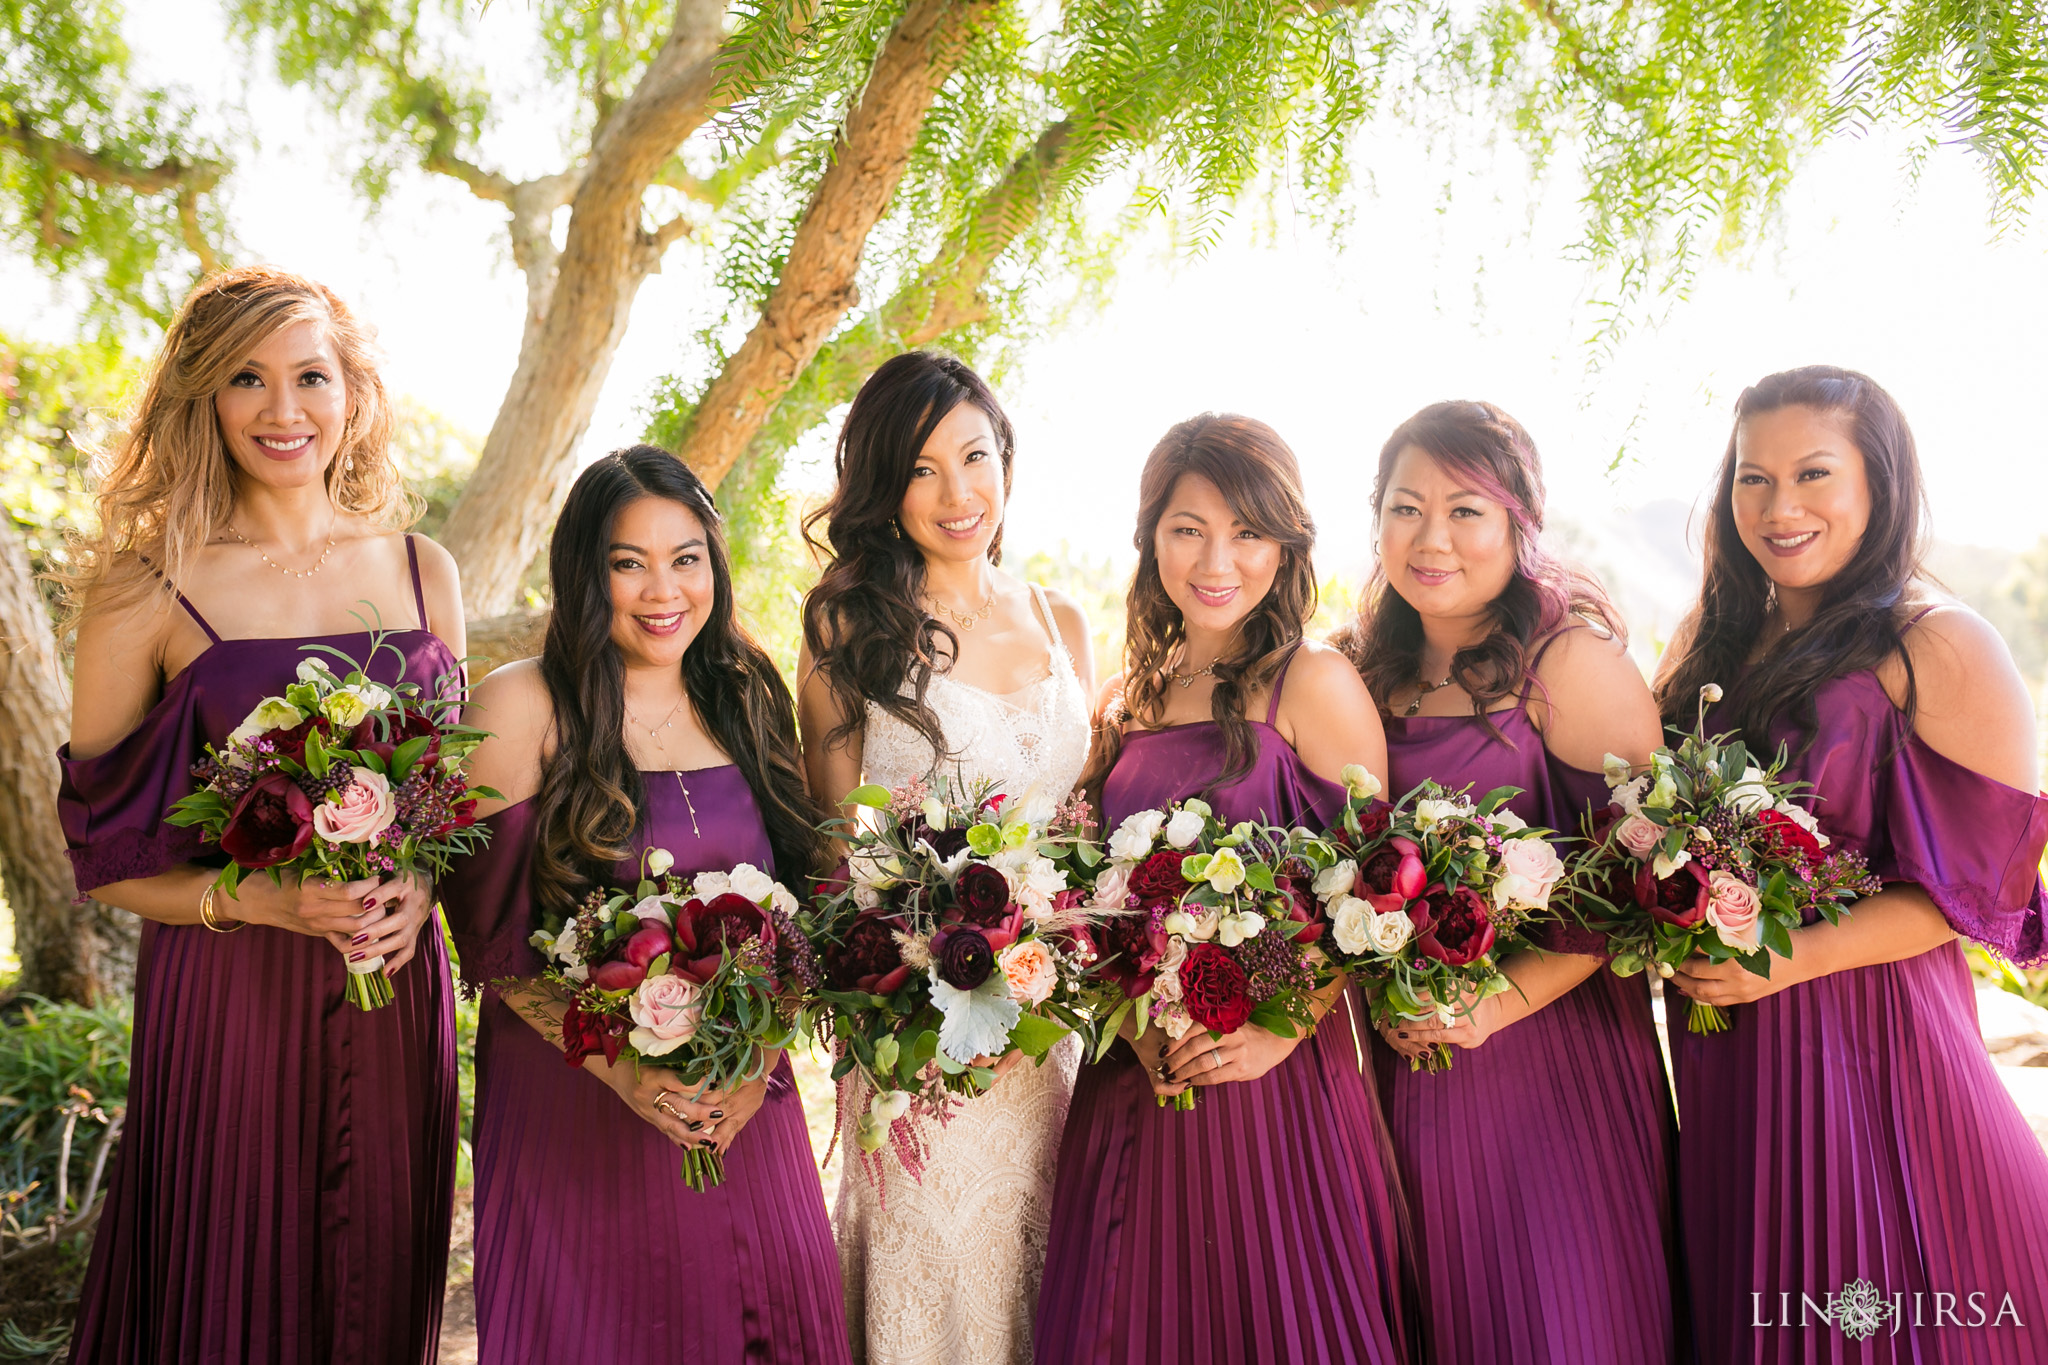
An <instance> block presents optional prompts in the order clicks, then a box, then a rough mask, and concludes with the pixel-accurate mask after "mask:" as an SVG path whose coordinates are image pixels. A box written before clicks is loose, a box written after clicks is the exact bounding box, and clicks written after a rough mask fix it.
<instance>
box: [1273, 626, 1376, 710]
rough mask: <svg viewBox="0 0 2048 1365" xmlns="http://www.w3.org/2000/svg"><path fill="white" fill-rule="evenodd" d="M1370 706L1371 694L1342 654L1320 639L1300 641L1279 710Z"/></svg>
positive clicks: (1288, 669) (1289, 666)
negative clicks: (1305, 707) (1304, 707)
mask: <svg viewBox="0 0 2048 1365" xmlns="http://www.w3.org/2000/svg"><path fill="white" fill-rule="evenodd" d="M1371 705H1372V694H1371V693H1370V692H1369V691H1367V690H1366V686H1365V679H1363V678H1361V677H1359V676H1358V670H1357V669H1356V668H1354V667H1353V666H1352V664H1351V660H1349V659H1347V658H1346V657H1344V654H1343V652H1342V651H1340V650H1338V649H1337V648H1336V647H1335V646H1333V645H1326V644H1324V643H1323V642H1322V641H1320V640H1303V641H1302V642H1301V646H1300V648H1298V649H1296V650H1295V651H1294V658H1293V660H1292V661H1291V662H1290V663H1289V664H1288V665H1287V682H1286V686H1285V687H1283V688H1282V689H1281V693H1280V708H1281V710H1283V711H1287V712H1295V711H1297V709H1298V708H1301V707H1303V706H1307V707H1313V708H1315V709H1318V710H1320V709H1323V708H1326V707H1331V706H1371Z"/></svg>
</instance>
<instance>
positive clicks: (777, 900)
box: [768, 882, 803, 918]
mask: <svg viewBox="0 0 2048 1365" xmlns="http://www.w3.org/2000/svg"><path fill="white" fill-rule="evenodd" d="M768 902H769V904H771V905H773V906H774V907H775V908H776V909H777V910H780V911H781V912H782V913H783V914H785V915H788V916H790V917H792V918H794V917H795V915H796V912H797V911H798V910H801V909H802V908H803V904H802V902H800V901H798V900H797V898H796V896H795V895H794V894H792V893H791V891H790V889H789V888H788V887H786V886H784V885H783V884H782V883H781V882H777V883H775V888H774V889H773V890H772V891H770V892H769V893H768Z"/></svg>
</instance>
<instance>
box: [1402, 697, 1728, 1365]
mask: <svg viewBox="0 0 2048 1365" xmlns="http://www.w3.org/2000/svg"><path fill="white" fill-rule="evenodd" d="M1487 719H1488V720H1490V721H1492V722H1493V724H1494V725H1495V726H1496V727H1497V728H1498V729H1499V731H1500V734H1501V735H1502V736H1503V737H1504V739H1503V738H1495V737H1494V736H1493V735H1491V734H1489V733H1488V732H1487V730H1486V727H1485V725H1484V724H1482V723H1481V721H1480V719H1479V718H1478V717H1477V716H1417V717H1414V718H1412V719H1403V718H1400V717H1396V718H1394V719H1392V720H1390V721H1388V723H1387V767H1388V769H1389V776H1388V782H1387V789H1388V791H1389V792H1390V793H1401V792H1407V791H1410V790H1412V789H1413V788H1415V787H1416V786H1418V785H1419V784H1420V783H1421V782H1422V781H1423V780H1424V779H1426V778H1433V779H1435V780H1436V781H1437V782H1439V783H1441V784H1442V785H1444V786H1446V787H1450V788H1452V789H1454V790H1455V789H1458V788H1462V787H1466V786H1470V787H1471V789H1472V794H1473V795H1474V796H1475V797H1478V796H1484V795H1485V794H1486V793H1487V792H1489V791H1492V790H1493V789H1494V788H1495V787H1510V786H1512V787H1520V788H1522V794H1521V795H1520V796H1517V797H1516V798H1514V800H1512V801H1510V802H1509V803H1508V808H1509V809H1510V810H1512V811H1514V813H1515V814H1517V815H1519V816H1521V817H1522V818H1523V819H1524V820H1526V821H1528V822H1529V823H1530V824H1532V825H1542V826H1545V827H1547V828H1550V829H1558V830H1562V831H1564V832H1566V833H1573V832H1576V831H1577V829H1578V827H1579V823H1578V815H1577V812H1579V811H1581V810H1583V809H1584V808H1585V806H1586V803H1587V802H1588V801H1589V800H1597V801H1598V802H1599V803H1600V804H1601V805H1603V806H1604V805H1606V803H1607V784H1606V782H1605V780H1604V779H1603V778H1602V777H1601V775H1600V774H1598V773H1586V772H1581V771H1580V770H1578V769H1576V768H1572V767H1570V766H1569V765H1567V764H1564V763H1561V762H1560V761H1558V760H1557V759H1556V758H1553V757H1551V756H1550V755H1549V753H1548V752H1547V751H1546V750H1545V749H1544V747H1543V736H1542V734H1541V733H1540V732H1538V730H1537V729H1536V726H1535V724H1534V723H1533V722H1532V721H1531V720H1530V718H1529V713H1528V711H1527V710H1526V709H1525V708H1524V707H1521V706H1517V707H1515V708H1514V709H1512V710H1506V711H1496V712H1494V713H1492V714H1491V715H1490V716H1488V717H1487ZM1545 942H1546V946H1548V947H1550V948H1552V949H1553V950H1557V951H1565V952H1572V951H1582V952H1592V953H1599V952H1600V949H1601V945H1600V942H1599V940H1598V939H1590V940H1589V939H1588V938H1587V936H1585V935H1584V934H1583V933H1582V932H1580V933H1573V932H1568V931H1567V932H1562V933H1557V932H1553V933H1551V934H1549V935H1546V938H1545ZM1372 1050H1373V1063H1374V1069H1375V1071H1376V1072H1377V1074H1378V1078H1379V1089H1380V1099H1381V1102H1382V1103H1383V1104H1384V1105H1385V1106H1386V1115H1387V1126H1388V1127H1389V1129H1391V1130H1392V1133H1393V1140H1394V1151H1395V1153H1396V1154H1397V1156H1398V1158H1399V1160H1400V1165H1401V1180H1402V1184H1403V1186H1404V1187H1405V1188H1406V1191H1407V1195H1408V1208H1409V1213H1410V1216H1411V1217H1412V1218H1413V1220H1414V1226H1415V1240H1416V1245H1417V1262H1418V1276H1419V1279H1420V1281H1421V1285H1422V1299H1423V1315H1424V1321H1425V1323H1426V1333H1427V1337H1428V1340H1429V1345H1430V1349H1431V1352H1432V1358H1433V1359H1434V1360H1436V1361H1438V1362H1440V1363H1441V1365H1546V1362H1547V1363H1548V1365H1656V1362H1660V1361H1664V1362H1668V1361H1672V1360H1675V1359H1688V1360H1689V1359H1690V1358H1691V1342H1690V1339H1689V1335H1688V1331H1687V1325H1686V1323H1685V1318H1684V1313H1683V1311H1682V1306H1683V1303H1684V1280H1683V1275H1682V1273H1681V1272H1680V1269H1679V1266H1678V1258H1677V1245H1676V1241H1677V1229H1676V1226H1675V1224H1674V1219H1673V1216H1672V1189H1671V1184H1670V1182H1671V1178H1672V1176H1673V1174H1674V1172H1675V1171H1676V1168H1677V1162H1676V1151H1675V1145H1676V1142H1677V1136H1678V1135H1677V1125H1676V1122H1675V1120H1674V1117H1673V1114H1672V1109H1671V1090H1670V1087H1669V1085H1668V1084H1667V1082H1666V1080H1665V1076H1664V1058H1663V1055H1662V1054H1661V1053H1660V1052H1659V1050H1658V1047H1657V1029H1656V1025H1655V1023H1654V1021H1653V1020H1652V1018H1651V1015H1650V992H1649V984H1648V979H1647V978H1646V977H1644V976H1640V975H1639V976H1636V977H1634V978H1632V979H1628V980H1624V979H1622V978H1620V977H1617V976H1615V975H1614V973H1612V972H1610V971H1608V970H1606V968H1605V967H1604V966H1603V967H1602V968H1601V970H1599V971H1597V972H1595V973H1594V974H1593V975H1592V976H1590V977H1588V978H1587V979H1586V980H1585V981H1583V982H1581V983H1580V984H1579V985H1578V986H1577V987H1576V988H1575V989H1573V990H1571V991H1569V992H1567V993H1566V994H1565V995H1563V996H1561V997H1560V998H1559V999H1557V1000H1555V1001H1553V1002H1552V1003H1551V1004H1550V1005H1549V1006H1548V1007H1547V1008H1544V1009H1542V1010H1539V1011H1537V1012H1536V1013H1535V1014H1533V1015H1530V1016H1529V1017H1528V1018H1526V1019H1523V1020H1520V1021H1519V1022H1517V1023H1515V1024H1513V1025H1511V1026H1510V1027H1508V1028H1506V1029H1504V1030H1502V1031H1501V1032H1500V1033H1498V1034H1496V1035H1494V1036H1493V1037H1491V1038H1489V1039H1487V1041H1486V1043H1485V1045H1484V1046H1482V1047H1478V1048H1474V1049H1471V1050H1469V1051H1468V1050H1464V1049H1459V1050H1458V1051H1457V1052H1456V1054H1455V1056H1454V1058H1453V1064H1452V1067H1451V1069H1450V1070H1449V1071H1446V1072H1436V1073H1431V1072H1415V1071H1411V1070H1409V1067H1408V1062H1407V1060H1406V1059H1405V1058H1403V1057H1401V1056H1400V1054H1398V1053H1396V1052H1395V1051H1394V1050H1393V1049H1392V1048H1390V1047H1388V1046H1387V1045H1386V1043H1385V1042H1383V1041H1382V1040H1381V1039H1380V1038H1379V1036H1378V1034H1377V1033H1375V1034H1374V1035H1373V1040H1372Z"/></svg>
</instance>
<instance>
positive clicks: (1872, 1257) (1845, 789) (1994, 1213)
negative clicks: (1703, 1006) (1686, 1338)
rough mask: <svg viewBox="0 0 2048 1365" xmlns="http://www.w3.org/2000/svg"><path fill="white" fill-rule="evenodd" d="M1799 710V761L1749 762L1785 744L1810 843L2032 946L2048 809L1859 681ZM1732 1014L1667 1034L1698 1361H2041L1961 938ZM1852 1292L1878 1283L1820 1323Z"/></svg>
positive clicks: (2033, 1214)
mask: <svg viewBox="0 0 2048 1365" xmlns="http://www.w3.org/2000/svg"><path fill="white" fill-rule="evenodd" d="M1815 701H1816V714H1817V716H1818V726H1817V730H1816V733H1815V735H1814V737H1813V743H1812V746H1811V747H1809V748H1807V749H1806V750H1805V751H1804V752H1800V745H1801V743H1802V741H1803V738H1804V737H1803V735H1802V734H1801V733H1800V732H1799V731H1798V730H1797V729H1795V728H1794V727H1792V726H1790V725H1787V724H1780V725H1778V726H1774V727H1773V728H1772V731H1771V733H1770V736H1769V745H1768V747H1766V746H1765V745H1761V744H1756V743H1754V742H1752V745H1751V748H1752V750H1763V751H1764V752H1766V753H1769V752H1773V751H1775V748H1776V746H1777V745H1778V744H1779V743H1780V742H1784V743H1786V744H1788V745H1789V746H1790V749H1791V752H1792V753H1793V755H1794V757H1793V758H1792V762H1791V765H1790V767H1789V769H1788V770H1787V775H1788V776H1789V777H1791V778H1794V779H1798V780H1801V781H1805V782H1810V783H1812V784H1813V787H1812V791H1811V795H1812V797H1813V810H1814V813H1815V814H1816V815H1818V816H1819V817H1820V822H1821V830H1822V832H1823V833H1825V834H1827V835H1828V836H1829V837H1830V838H1832V839H1834V840H1835V841H1837V842H1838V843H1842V844H1846V845H1849V846H1851V847H1855V848H1860V849H1862V850H1863V851H1864V853H1865V855H1866V856H1867V857H1868V858H1869V860H1870V866H1871V868H1872V870H1873V871H1875V872H1877V873H1878V874H1879V875H1880V876H1882V877H1884V878H1885V879H1886V880H1887V881H1892V880H1896V881H1901V882H1911V883H1914V884H1916V885H1918V886H1920V887H1921V888H1922V889H1924V890H1925V891H1926V892H1927V894H1928V895H1929V896H1931V897H1933V898H1934V903H1935V904H1936V905H1937V906H1939V907H1940V909H1941V912H1942V914H1943V915H1945V916H1946V917H1947V919H1948V921H1949V923H1950V924H1951V925H1953V926H1954V927H1955V929H1956V930H1957V932H1958V933H1961V934H1963V935H1966V936H1968V937H1970V938H1973V939H1976V940H1977V941H1979V942H1980V943H1983V944H1985V945H1987V946H1989V947H1991V948H1993V949H1995V950H1997V951H1998V952H2000V953H2002V954H2004V955H2005V956H2006V957H2008V958H2010V959H2012V960H2014V961H2017V962H2039V961H2040V960H2042V958H2043V957H2044V955H2048V945H2044V943H2043V940H2042V909H2043V896H2042V889H2041V883H2040V878H2039V873H2038V871H2037V869H2038V867H2039V864H2040V859H2041V852H2042V848H2043V846H2044V844H2048V799H2044V798H2042V797H2041V796H2040V795H2038V794H2036V793H2033V792H2023V791H2017V790H2015V789H2013V788H2011V787H2007V786H2005V785H2003V784H2002V783H1999V782H1995V781H1993V780H1992V779H1990V778H1988V777H1984V776H1982V775H1981V774H1978V773H1975V772H1972V771H1971V770H1970V769H1968V768H1965V767H1963V766H1962V765H1961V764H1958V763H1956V762H1954V761H1952V760H1950V759H1948V758H1944V757H1943V756H1942V755H1940V754H1938V753H1936V752H1935V751H1934V750H1933V749H1931V748H1930V747H1928V745H1927V744H1925V743H1924V742H1923V741H1921V740H1920V739H1919V738H1918V737H1917V736H1915V735H1914V734H1913V733H1912V729H1911V727H1910V726H1909V725H1908V724H1907V722H1906V718H1905V716H1904V714H1903V713H1902V712H1900V711H1899V709H1898V708H1897V707H1895V706H1893V705H1892V703H1891V699H1890V698H1889V697H1888V696H1886V695H1885V691H1884V688H1883V686H1882V684H1880V683H1879V682H1878V680H1877V677H1876V675H1875V674H1873V673H1871V672H1868V671H1865V672H1859V673H1852V674H1849V675H1847V676H1845V677H1841V678H1837V679H1835V680H1834V681H1832V682H1830V683H1827V684H1825V685H1824V686H1823V687H1822V688H1821V690H1820V692H1819V694H1818V696H1817V697H1816V698H1815ZM1708 719H1709V722H1710V723H1711V722H1713V721H1714V719H1715V717H1714V716H1712V715H1710V716H1709V718H1708ZM1725 724H1726V712H1725V711H1723V712H1722V715H1721V726H1720V727H1716V728H1725ZM1850 919H1851V922H1853V920H1854V912H1853V911H1852V912H1851V916H1850ZM1673 999H1674V1002H1675V1003H1676V1002H1677V997H1676V996H1674V997H1673ZM1728 1013H1729V1017H1730V1020H1731V1027H1730V1028H1729V1030H1728V1031H1727V1032H1726V1033H1719V1034H1694V1033H1690V1032H1688V1031H1687V1030H1685V1029H1684V1028H1682V1027H1675V1028H1673V1029H1672V1030H1671V1051H1672V1061H1673V1064H1674V1067H1675V1070H1676V1072H1677V1077H1678V1107H1679V1115H1680V1119H1681V1122H1682V1125H1683V1126H1682V1128H1681V1130H1680V1139H1679V1156H1680V1159H1681V1162H1682V1164H1683V1167H1684V1170H1685V1172H1686V1178H1685V1182H1684V1186H1683V1189H1682V1192H1681V1195H1680V1201H1681V1202H1680V1222H1681V1226H1682V1227H1683V1229H1684V1237H1685V1247H1686V1262H1687V1268H1688V1270H1689V1273H1690V1274H1691V1277H1692V1287H1693V1291H1692V1303H1693V1313H1694V1317H1695V1319H1696V1322H1697V1325H1698V1333H1699V1340H1700V1347H1701V1355H1702V1358H1703V1359H1704V1360H1707V1361H1711V1362H1715V1363H1716V1365H1720V1362H1757V1363H1758V1365H1762V1363H1763V1362H1773V1363H1775V1362H1786V1363H1788V1365H1789V1362H1794V1361H1798V1362H1809V1361H1815V1362H1818V1361H1826V1362H1847V1361H1856V1362H1877V1361H1885V1362H1892V1361H1897V1362H1906V1361H1912V1362H1949V1361H1970V1362H1988V1363H1996V1365H2016V1363H2017V1362H2039V1361H2048V1155H2044V1154H2043V1152H2042V1150H2041V1145H2040V1143H2039V1142H2038V1141H2037V1140H2036V1138H2035V1137H2034V1134H2033V1133H2032V1132H2031V1131H2029V1129H2028V1127H2027V1124H2026V1121H2025V1120H2024V1119H2023V1118H2022V1117H2021V1115H2020V1113H2019V1110H2018V1109H2017V1107H2016V1106H2015V1105H2014V1104H2013V1101H2012V1098H2011V1096H2010V1095H2009V1094H2008V1093H2007V1091H2006V1090H2005V1087H2004V1086H2003V1085H2002V1084H2001V1083H2000V1082H1999V1079H1998V1077H1997V1075H1996V1074H1995V1072H1994V1070H1993V1067H1992V1064H1991V1062H1990V1060H1989V1058H1988V1057H1987V1056H1986V1055H1985V1052H1984V1043H1983V1040H1982V1038H1981V1036H1980V1034H1979V1033H1978V1029H1977V1009H1976V998H1975V994H1974V990H1973V987H1972V983H1971V979H1970V972H1969V968H1968V966H1967V964H1966V963H1965V961H1964V958H1963V947H1962V944H1961V942H1960V941H1956V940H1952V941H1950V942H1948V943H1946V944H1943V945H1942V946H1941V947H1939V948H1936V949H1934V950H1933V951H1932V952H1927V953H1922V954H1920V955H1919V956H1918V957H1911V958H1907V959H1905V960H1904V961H1900V962H1887V963H1884V964H1882V965H1879V966H1875V967H1857V968H1852V969H1850V970H1848V971H1841V972H1834V973H1832V974H1830V975H1828V976H1824V977H1820V978H1818V979H1817V980H1813V981H1805V982H1801V983H1799V984H1797V985H1794V986H1789V987H1787V988H1786V989H1784V990H1782V991H1780V992H1778V993H1777V994H1775V995H1770V996H1766V997H1765V998H1764V999H1762V1000H1758V1001H1754V1002H1752V1003H1750V1004H1746V1005H1737V1006H1735V1007H1734V1008H1733V1009H1731V1010H1730V1011H1729V1012H1728ZM1677 1017H1679V1016H1678V1010H1677V1009H1675V1008H1674V1010H1673V1018H1674V1019H1676V1018H1677ZM1858 1282H1861V1283H1863V1284H1866V1285H1868V1286H1870V1287H1871V1291H1874V1292H1870V1291H1861V1290H1856V1291H1851V1293H1850V1295H1849V1297H1848V1298H1847V1300H1846V1301H1848V1302H1851V1303H1853V1304H1854V1305H1855V1311H1852V1312H1851V1313H1850V1314H1848V1315H1846V1316H1842V1315H1837V1316H1842V1320H1841V1321H1839V1322H1831V1321H1829V1320H1827V1319H1825V1318H1823V1317H1822V1314H1821V1310H1825V1309H1827V1308H1828V1307H1829V1306H1830V1298H1829V1296H1830V1295H1837V1296H1842V1295H1843V1294H1844V1291H1849V1290H1850V1287H1851V1286H1853V1285H1856V1284H1857V1283H1858ZM1973 1294H1974V1295H1978V1296H1979V1297H1978V1298H1976V1299H1975V1300H1974V1301H1973V1300H1972V1298H1971V1296H1972V1295H1973ZM1802 1295H1804V1296H1806V1299H1805V1300H1803V1299H1802V1297H1801V1296H1802ZM1944 1295H1948V1296H1953V1297H1951V1298H1941V1297H1938V1296H1944ZM2008 1295H2010V1302H2009V1305H2008V1301H2007V1297H2006V1296H2008ZM1878 1299H1881V1300H1882V1301H1883V1305H1884V1306H1885V1307H1886V1308H1897V1309H1898V1310H1900V1311H1898V1312H1897V1313H1894V1314H1891V1315H1889V1316H1884V1317H1879V1316H1878V1311H1877V1305H1876V1303H1875V1300H1878ZM1806 1300H1810V1303H1809V1302H1807V1301H1806ZM1843 1302H1845V1299H1844V1298H1843V1297H1838V1298H1836V1299H1835V1300H1834V1303H1835V1304H1836V1305H1837V1306H1839V1305H1841V1304H1842V1303H1843ZM1866 1314H1867V1316H1866ZM2001 1318H2002V1320H2001ZM1845 1329H1850V1330H1845ZM1866 1329H1867V1330H1866ZM1852 1330H1853V1331H1854V1332H1855V1335H1852Z"/></svg>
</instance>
